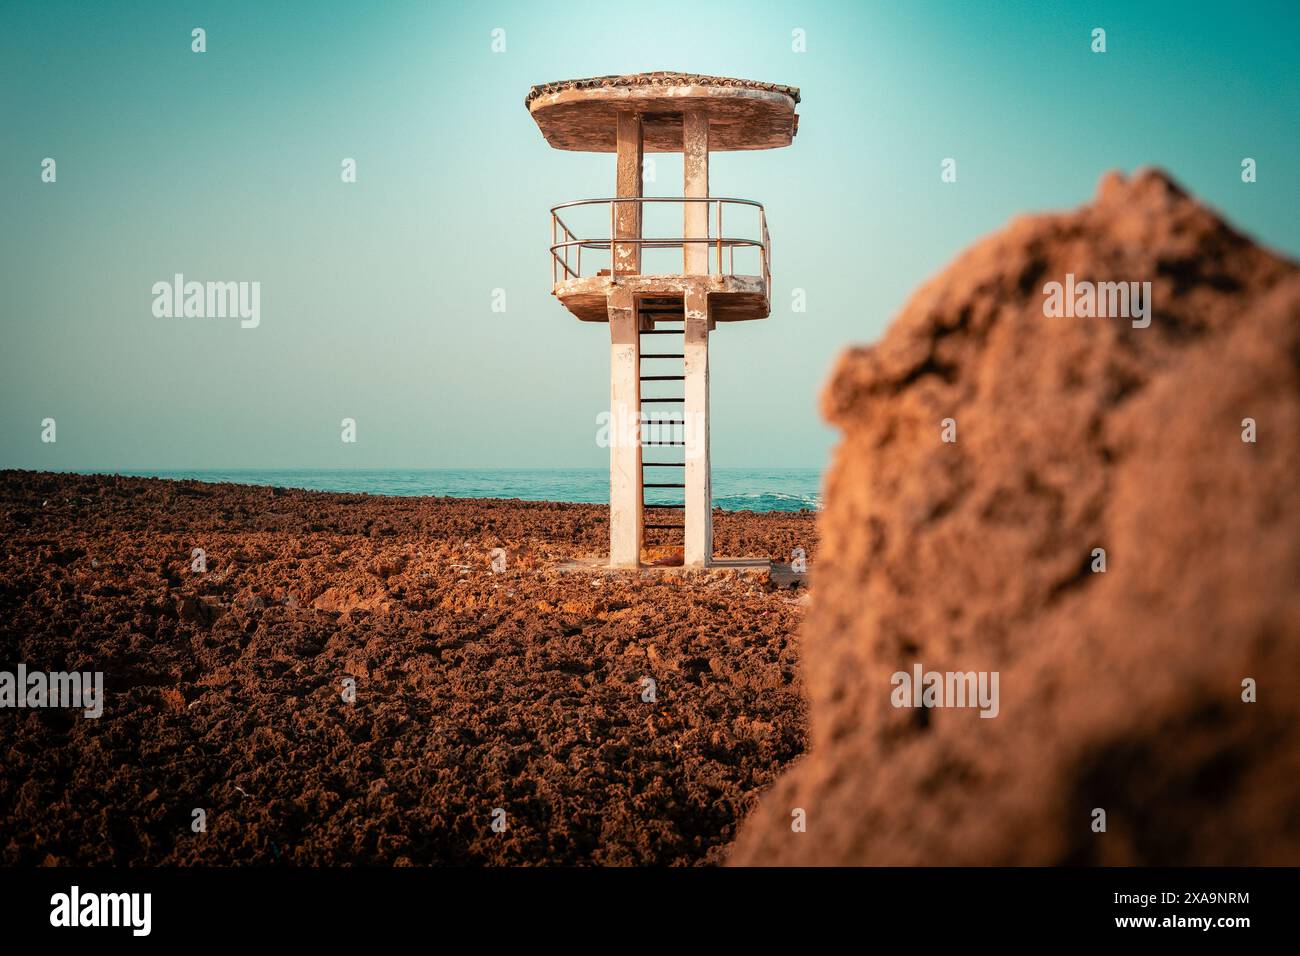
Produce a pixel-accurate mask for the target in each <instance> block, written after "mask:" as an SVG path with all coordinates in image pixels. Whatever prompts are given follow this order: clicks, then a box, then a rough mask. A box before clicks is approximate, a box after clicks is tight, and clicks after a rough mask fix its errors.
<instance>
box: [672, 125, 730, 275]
mask: <svg viewBox="0 0 1300 956" xmlns="http://www.w3.org/2000/svg"><path fill="white" fill-rule="evenodd" d="M682 187H683V188H682V195H683V196H686V197H693V198H703V197H707V196H708V195H709V114H708V112H707V111H705V110H690V111H689V112H687V113H686V114H685V116H683V117H682ZM682 205H683V207H684V208H683V210H682V219H683V222H682V229H683V231H682V235H683V236H684V237H686V238H687V239H707V238H708V237H709V204H708V203H705V202H688V203H683V204H682ZM682 271H683V272H685V273H687V274H688V275H707V274H708V271H709V245H708V243H706V242H687V243H684V244H683V246H682ZM719 271H721V270H719Z"/></svg>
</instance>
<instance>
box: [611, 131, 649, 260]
mask: <svg viewBox="0 0 1300 956" xmlns="http://www.w3.org/2000/svg"><path fill="white" fill-rule="evenodd" d="M617 135H618V156H617V159H616V161H615V183H614V188H615V192H614V195H615V196H617V197H618V198H620V199H638V198H640V196H641V190H642V182H641V177H642V172H643V171H642V165H641V162H642V155H643V154H642V139H641V116H640V115H639V114H637V113H632V112H621V113H619V114H618V120H617ZM613 238H615V239H640V238H641V203H639V202H625V203H615V204H614V236H613ZM612 261H613V271H614V275H616V276H625V275H636V274H637V273H639V272H640V271H641V245H640V243H636V242H625V243H619V242H616V243H615V244H614V249H613V259H612Z"/></svg>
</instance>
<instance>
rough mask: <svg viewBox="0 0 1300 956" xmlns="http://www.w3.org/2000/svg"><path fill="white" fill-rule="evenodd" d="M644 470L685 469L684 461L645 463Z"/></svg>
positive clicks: (642, 463)
mask: <svg viewBox="0 0 1300 956" xmlns="http://www.w3.org/2000/svg"><path fill="white" fill-rule="evenodd" d="M641 467H642V468H685V467H686V462H684V461H643V462H641Z"/></svg>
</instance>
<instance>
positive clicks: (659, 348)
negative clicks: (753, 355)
mask: <svg viewBox="0 0 1300 956" xmlns="http://www.w3.org/2000/svg"><path fill="white" fill-rule="evenodd" d="M639 315H640V318H641V319H642V320H646V319H648V320H650V321H651V322H652V323H653V324H654V325H655V328H650V329H645V328H643V329H641V330H640V335H641V336H642V338H641V339H640V343H641V347H640V349H639V350H638V351H639V353H640V356H641V360H642V362H643V363H644V362H645V360H646V359H650V360H652V361H653V362H655V363H656V364H655V365H654V366H653V367H652V369H651V370H650V371H649V373H648V371H647V368H646V366H645V365H644V364H642V365H641V368H640V373H639V374H640V379H641V383H640V385H639V386H638V394H639V395H640V398H641V405H642V413H643V414H644V413H645V406H646V405H676V406H677V408H674V409H670V412H680V413H681V414H680V417H676V416H673V415H671V414H670V415H669V416H668V417H666V418H663V419H660V418H658V417H654V418H651V419H650V421H649V422H644V423H643V424H642V425H641V429H642V433H641V434H642V438H641V444H642V446H643V447H655V448H656V451H655V452H653V453H652V454H653V455H654V460H653V461H647V460H646V459H645V458H644V453H643V457H642V459H641V489H642V491H641V514H642V527H643V529H644V530H645V531H646V532H652V531H653V532H656V535H655V540H653V541H651V540H647V541H646V543H647V544H660V545H662V544H667V543H669V542H667V541H664V540H662V539H661V538H660V537H659V533H660V532H669V533H670V536H672V535H671V533H672V532H676V531H680V532H681V543H682V545H683V546H685V542H686V503H685V501H683V502H682V503H680V504H674V503H665V502H662V501H646V493H645V489H647V488H653V489H664V488H679V489H682V496H683V498H684V497H685V494H686V492H685V488H686V462H685V460H682V461H668V460H666V459H667V458H670V457H672V455H671V453H670V452H668V451H666V450H664V449H665V448H675V447H676V448H681V449H682V457H683V459H684V458H685V450H686V439H685V431H684V426H685V424H686V396H685V394H684V393H685V390H686V361H685V360H686V349H685V345H686V312H685V303H684V302H683V300H682V299H681V298H680V297H674V296H654V297H651V296H647V297H646V298H645V299H642V300H641V304H640V310H639ZM664 322H671V323H673V324H674V325H679V327H678V328H660V327H659V326H660V324H661V323H664ZM648 335H653V336H658V338H655V339H650V340H649V341H647V340H646V338H645V336H648ZM671 336H676V339H673V338H671ZM673 343H676V345H674V344H673ZM667 361H672V362H674V364H673V365H669V366H665V365H664V364H662V363H664V362H667ZM678 363H679V364H678ZM679 369H680V373H679V372H678V370H679ZM670 373H672V374H670ZM646 382H680V383H681V390H682V392H683V394H682V395H681V396H672V397H662V396H658V395H650V396H647V395H646V394H645V383H646ZM647 427H652V428H653V429H654V434H653V435H652V439H651V440H646V438H645V431H644V430H645V428H647ZM679 427H682V428H683V430H682V431H680V432H678V431H677V428H679ZM678 435H680V436H681V437H677V436H678ZM669 436H671V437H669ZM647 469H651V470H650V471H647ZM669 478H678V479H680V480H676V481H669V480H668V479H669ZM648 511H650V512H655V513H656V515H659V514H662V515H663V516H664V518H666V519H671V518H673V517H674V515H672V514H671V512H677V515H676V516H675V517H676V518H677V520H678V522H680V523H669V522H667V521H646V520H644V519H645V517H646V512H648Z"/></svg>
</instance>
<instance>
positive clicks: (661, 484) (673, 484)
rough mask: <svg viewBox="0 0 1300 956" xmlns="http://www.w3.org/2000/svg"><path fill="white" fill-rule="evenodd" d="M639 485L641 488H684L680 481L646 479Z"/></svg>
mask: <svg viewBox="0 0 1300 956" xmlns="http://www.w3.org/2000/svg"><path fill="white" fill-rule="evenodd" d="M641 487H642V488H685V487H686V486H685V485H684V484H682V483H681V482H672V481H666V482H662V481H659V482H657V481H646V482H643V483H642V484H641Z"/></svg>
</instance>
